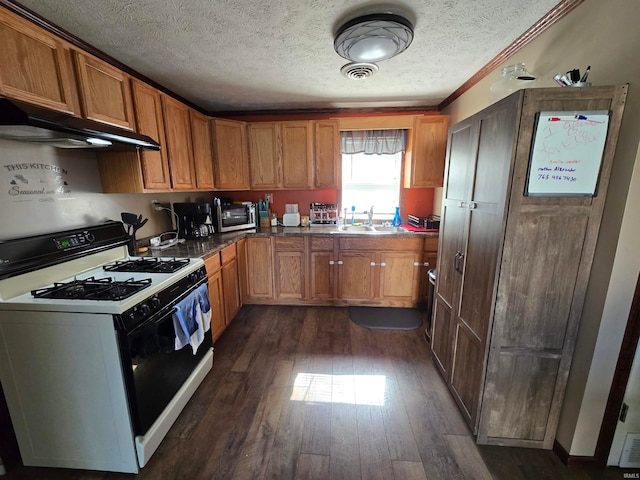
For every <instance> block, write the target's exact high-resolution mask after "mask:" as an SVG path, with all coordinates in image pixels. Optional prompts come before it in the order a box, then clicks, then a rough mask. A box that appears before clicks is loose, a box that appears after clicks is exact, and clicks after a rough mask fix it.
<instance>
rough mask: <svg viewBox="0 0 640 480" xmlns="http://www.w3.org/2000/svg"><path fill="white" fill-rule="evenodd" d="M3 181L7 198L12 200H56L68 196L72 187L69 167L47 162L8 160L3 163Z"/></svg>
mask: <svg viewBox="0 0 640 480" xmlns="http://www.w3.org/2000/svg"><path fill="white" fill-rule="evenodd" d="M0 168H1V169H2V176H1V178H2V183H3V187H4V190H5V198H8V199H10V200H12V201H16V202H23V201H34V200H38V201H41V202H51V201H54V200H55V198H56V197H60V196H64V197H67V196H68V195H69V194H70V193H71V188H70V187H69V183H68V181H67V178H68V175H69V172H68V171H67V169H65V168H63V167H61V166H59V165H55V164H52V163H45V162H7V163H5V164H3V165H2V166H1V167H0Z"/></svg>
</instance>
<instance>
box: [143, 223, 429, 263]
mask: <svg viewBox="0 0 640 480" xmlns="http://www.w3.org/2000/svg"><path fill="white" fill-rule="evenodd" d="M308 235H314V236H322V237H327V236H330V237H334V236H336V235H339V236H341V237H342V236H353V237H363V236H372V237H376V238H389V237H394V238H415V237H422V238H426V237H438V233H436V232H428V233H427V232H425V233H423V232H394V233H384V234H362V233H359V234H349V233H345V232H338V230H337V228H336V226H335V225H312V226H310V227H269V228H260V229H251V230H241V231H238V232H230V233H216V234H215V235H212V236H210V237H207V238H206V239H203V240H186V241H185V242H184V243H179V244H178V245H175V246H172V247H169V248H165V249H163V250H158V249H151V248H150V249H149V250H148V252H146V253H144V254H142V256H150V257H190V258H198V257H199V258H206V257H209V256H211V255H213V254H214V253H216V252H219V251H220V250H222V249H223V248H224V247H227V246H229V245H231V244H233V243H235V242H237V241H238V240H240V239H242V238H246V237H249V236H262V237H263V236H296V237H298V236H308Z"/></svg>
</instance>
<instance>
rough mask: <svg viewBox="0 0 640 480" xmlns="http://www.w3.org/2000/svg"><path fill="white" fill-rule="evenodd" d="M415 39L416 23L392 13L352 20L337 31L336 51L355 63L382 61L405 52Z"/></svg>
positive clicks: (334, 45)
mask: <svg viewBox="0 0 640 480" xmlns="http://www.w3.org/2000/svg"><path fill="white" fill-rule="evenodd" d="M412 40H413V25H412V24H411V22H409V20H407V19H406V18H404V17H401V16H400V15H395V14H392V13H374V14H371V15H364V16H362V17H357V18H354V19H353V20H349V21H348V22H347V23H345V24H344V25H342V26H341V27H340V28H339V29H338V31H337V32H336V36H335V39H334V42H333V47H334V48H335V50H336V53H337V54H338V55H340V56H341V57H343V58H346V59H347V60H351V61H352V62H366V63H373V62H380V61H382V60H388V59H389V58H392V57H395V56H396V55H398V54H399V53H402V52H404V51H405V50H406V49H407V48H408V47H409V45H411V41H412Z"/></svg>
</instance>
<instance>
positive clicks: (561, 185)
mask: <svg viewBox="0 0 640 480" xmlns="http://www.w3.org/2000/svg"><path fill="white" fill-rule="evenodd" d="M608 125H609V113H608V112H606V111H586V112H585V111H583V112H540V114H539V115H538V123H537V125H536V130H535V136H534V140H533V148H532V152H531V165H530V169H529V182H528V188H527V193H528V194H529V195H549V196H553V195H594V194H595V191H596V186H597V183H598V175H599V173H600V163H601V161H602V153H603V151H604V145H605V140H606V138H607V128H608Z"/></svg>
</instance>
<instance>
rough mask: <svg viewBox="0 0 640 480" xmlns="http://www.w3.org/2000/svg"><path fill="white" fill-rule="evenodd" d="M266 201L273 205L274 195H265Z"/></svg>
mask: <svg viewBox="0 0 640 480" xmlns="http://www.w3.org/2000/svg"><path fill="white" fill-rule="evenodd" d="M264 200H265V201H266V202H269V203H273V193H265V194H264Z"/></svg>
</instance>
